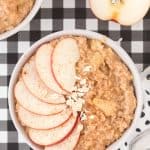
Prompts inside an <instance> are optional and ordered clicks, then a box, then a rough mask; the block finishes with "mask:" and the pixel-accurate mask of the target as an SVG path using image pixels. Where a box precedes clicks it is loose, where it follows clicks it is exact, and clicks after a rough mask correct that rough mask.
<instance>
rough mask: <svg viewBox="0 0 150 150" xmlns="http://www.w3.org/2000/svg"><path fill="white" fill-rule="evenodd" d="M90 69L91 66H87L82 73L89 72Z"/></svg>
mask: <svg viewBox="0 0 150 150" xmlns="http://www.w3.org/2000/svg"><path fill="white" fill-rule="evenodd" d="M91 69H92V66H89V65H87V66H85V67H84V68H83V72H90V71H91Z"/></svg>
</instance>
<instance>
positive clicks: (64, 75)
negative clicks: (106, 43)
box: [51, 38, 80, 92]
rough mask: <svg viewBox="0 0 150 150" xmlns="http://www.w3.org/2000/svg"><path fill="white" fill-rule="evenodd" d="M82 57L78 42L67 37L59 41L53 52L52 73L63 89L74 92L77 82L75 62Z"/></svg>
mask: <svg viewBox="0 0 150 150" xmlns="http://www.w3.org/2000/svg"><path fill="white" fill-rule="evenodd" d="M79 57H80V53H79V48H78V45H77V42H76V40H75V39H73V38H65V39H62V40H61V41H59V42H58V44H57V45H56V47H55V48H54V50H53V53H52V59H51V60H52V63H51V64H52V73H53V76H54V77H55V80H56V81H57V83H58V84H59V85H60V87H61V88H62V89H64V90H65V91H67V92H72V90H73V88H74V85H75V82H76V71H75V64H76V62H77V61H78V59H79Z"/></svg>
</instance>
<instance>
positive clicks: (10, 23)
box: [0, 0, 35, 33]
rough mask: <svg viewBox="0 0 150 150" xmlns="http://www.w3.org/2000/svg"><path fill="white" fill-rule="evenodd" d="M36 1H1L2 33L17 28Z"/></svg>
mask: <svg viewBox="0 0 150 150" xmlns="http://www.w3.org/2000/svg"><path fill="white" fill-rule="evenodd" d="M34 1H35V0H28V1H26V0H0V22H1V23H0V33H3V32H6V31H8V30H11V29H12V28H14V27H15V26H17V25H18V24H19V23H20V22H21V21H22V20H23V19H24V18H25V17H26V16H27V15H28V13H29V11H30V10H31V9H32V7H33V4H34Z"/></svg>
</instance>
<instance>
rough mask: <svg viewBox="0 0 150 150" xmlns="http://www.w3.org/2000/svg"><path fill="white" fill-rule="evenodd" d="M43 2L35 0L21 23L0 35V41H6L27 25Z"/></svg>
mask: <svg viewBox="0 0 150 150" xmlns="http://www.w3.org/2000/svg"><path fill="white" fill-rule="evenodd" d="M42 1H43V0H35V3H34V5H33V8H32V9H31V11H30V12H29V14H28V15H27V16H26V17H25V18H24V19H23V21H22V22H20V23H19V24H18V25H17V26H16V27H14V28H13V29H11V30H9V31H6V32H4V33H2V34H0V40H3V39H6V38H8V37H10V36H12V35H14V34H16V33H17V32H18V31H20V30H21V29H22V28H23V27H24V26H25V25H26V24H28V23H29V22H30V21H31V20H32V19H33V17H34V16H35V15H36V13H37V12H38V10H39V9H40V7H41V4H42Z"/></svg>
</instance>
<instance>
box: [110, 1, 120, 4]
mask: <svg viewBox="0 0 150 150" xmlns="http://www.w3.org/2000/svg"><path fill="white" fill-rule="evenodd" d="M119 2H120V0H112V1H111V3H112V4H117V3H119Z"/></svg>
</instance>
